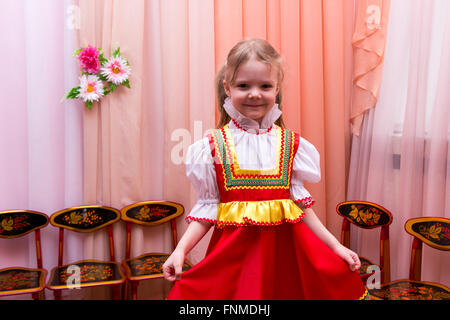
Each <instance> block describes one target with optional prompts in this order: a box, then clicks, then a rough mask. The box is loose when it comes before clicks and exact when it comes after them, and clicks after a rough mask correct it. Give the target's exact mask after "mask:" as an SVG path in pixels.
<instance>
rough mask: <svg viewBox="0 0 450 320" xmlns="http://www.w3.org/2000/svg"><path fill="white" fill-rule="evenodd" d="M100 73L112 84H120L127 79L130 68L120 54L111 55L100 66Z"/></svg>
mask: <svg viewBox="0 0 450 320" xmlns="http://www.w3.org/2000/svg"><path fill="white" fill-rule="evenodd" d="M101 73H102V75H104V76H105V77H106V79H108V81H110V82H112V83H114V84H121V83H123V82H124V81H126V80H127V79H128V76H129V75H130V73H131V68H130V66H129V65H128V63H127V62H126V60H125V59H124V58H122V57H121V56H116V57H114V56H113V57H111V58H110V59H109V60H108V61H107V62H106V63H105V65H104V67H103V68H101Z"/></svg>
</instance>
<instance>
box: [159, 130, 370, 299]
mask: <svg viewBox="0 0 450 320" xmlns="http://www.w3.org/2000/svg"><path fill="white" fill-rule="evenodd" d="M273 128H275V130H276V139H277V146H278V155H279V159H278V162H277V166H276V167H275V169H269V170H247V169H242V168H241V167H240V166H239V163H238V162H237V157H236V150H235V146H234V142H233V137H232V135H231V132H230V128H229V126H228V125H227V126H225V127H223V128H222V129H219V130H215V132H214V134H212V135H210V137H209V143H210V146H211V155H212V158H213V159H214V168H215V173H216V174H215V176H216V181H217V187H218V192H219V195H220V204H219V205H218V208H217V219H216V221H215V228H214V231H213V234H212V237H211V241H210V244H209V247H208V249H207V252H206V256H205V258H204V259H203V260H202V261H200V262H199V263H198V264H197V265H195V266H194V267H193V268H192V269H190V270H188V271H187V272H185V273H184V274H183V275H182V278H181V280H179V281H176V282H175V284H174V287H173V288H172V290H171V292H170V294H169V296H168V299H189V300H201V299H217V300H228V299H242V300H246V299H263V300H274V299H364V298H366V297H367V296H368V294H367V290H366V288H365V287H364V285H363V282H362V281H361V279H360V277H359V275H358V273H357V272H356V271H355V272H352V271H350V269H349V267H348V264H347V263H346V262H344V261H343V260H342V259H341V258H339V257H338V256H337V255H336V254H335V253H334V252H332V251H331V250H330V249H329V248H328V247H327V246H326V245H325V244H324V243H323V242H322V241H321V240H320V239H319V238H318V237H317V236H316V235H315V234H314V233H313V232H312V231H311V230H310V229H309V228H308V227H307V226H306V225H305V224H304V223H302V221H301V220H302V217H303V215H304V213H303V211H302V210H301V209H300V207H299V206H297V204H296V203H295V202H294V201H293V200H291V199H290V187H291V176H292V165H293V159H294V156H295V154H296V152H297V149H298V147H299V141H300V138H299V136H298V134H296V133H294V132H292V131H289V130H286V129H283V128H280V127H278V126H275V125H274V126H273ZM193 220H204V219H193Z"/></svg>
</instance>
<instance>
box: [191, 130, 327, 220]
mask: <svg viewBox="0 0 450 320" xmlns="http://www.w3.org/2000/svg"><path fill="white" fill-rule="evenodd" d="M273 126H274V125H273V124H272V129H271V130H267V129H263V130H261V129H259V132H260V134H255V133H251V130H249V131H245V130H244V129H243V128H241V127H240V126H239V127H238V126H236V124H235V123H234V122H233V121H231V122H230V123H229V128H230V132H231V135H232V138H233V141H234V145H235V149H236V155H237V160H238V163H239V166H240V167H241V168H242V169H250V170H267V169H271V168H274V167H275V166H276V161H277V159H278V157H279V155H278V154H277V139H276V130H275V128H273ZM253 132H254V131H253ZM292 169H293V170H292V177H291V188H290V196H291V199H292V200H294V201H295V203H297V205H298V206H299V207H300V208H302V209H304V208H307V207H310V206H312V205H313V204H314V200H313V198H312V197H311V195H310V193H309V192H308V190H306V189H305V187H304V185H303V183H304V181H309V182H318V181H320V155H319V152H318V151H317V149H316V148H315V147H314V146H313V145H312V144H311V143H310V142H308V141H307V140H306V139H304V138H301V137H300V143H299V147H298V150H297V153H296V154H295V157H294V161H293V168H292ZM186 174H187V177H188V178H189V180H190V182H191V183H192V185H193V186H194V188H195V189H196V191H197V194H198V201H197V203H196V204H195V206H194V207H193V208H192V210H191V212H190V213H189V215H188V216H187V217H186V220H187V221H188V222H190V221H193V220H195V221H207V222H210V223H215V222H216V218H217V207H218V204H219V202H220V196H219V191H218V187H217V181H216V172H215V168H214V162H213V158H212V155H211V148H210V146H209V141H208V138H204V139H202V140H199V141H197V142H195V143H194V144H192V145H191V146H189V148H188V151H187V154H186Z"/></svg>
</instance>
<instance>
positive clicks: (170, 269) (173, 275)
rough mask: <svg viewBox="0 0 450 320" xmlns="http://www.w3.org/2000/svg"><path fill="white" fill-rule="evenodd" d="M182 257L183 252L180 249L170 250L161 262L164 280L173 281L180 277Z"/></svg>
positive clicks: (183, 257)
mask: <svg viewBox="0 0 450 320" xmlns="http://www.w3.org/2000/svg"><path fill="white" fill-rule="evenodd" d="M184 259H185V254H184V252H183V251H182V250H179V249H175V251H174V252H172V254H171V255H170V256H169V258H167V260H166V262H165V263H164V264H163V274H164V278H166V280H169V281H175V280H180V279H181V272H182V269H183V264H184Z"/></svg>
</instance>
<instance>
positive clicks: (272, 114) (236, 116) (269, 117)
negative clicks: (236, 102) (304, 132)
mask: <svg viewBox="0 0 450 320" xmlns="http://www.w3.org/2000/svg"><path fill="white" fill-rule="evenodd" d="M223 108H224V109H225V111H226V113H227V114H228V115H229V116H230V118H231V119H233V120H234V121H236V122H237V123H238V124H239V125H240V126H241V127H242V128H243V129H244V130H253V131H256V132H258V131H259V130H260V129H263V130H265V129H269V128H270V127H272V125H273V123H274V122H275V121H277V120H278V118H279V117H280V116H281V113H282V112H281V110H280V108H279V107H278V104H277V103H275V104H274V105H273V107H272V109H270V110H269V112H267V113H266V115H265V116H264V118H263V119H262V121H261V125H259V123H258V122H257V121H255V120H253V119H250V118H247V117H246V116H244V115H243V114H242V113H240V112H239V111H237V110H236V108H235V107H234V106H233V103H232V102H231V99H230V98H229V97H227V98H226V99H225V101H224V104H223Z"/></svg>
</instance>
